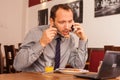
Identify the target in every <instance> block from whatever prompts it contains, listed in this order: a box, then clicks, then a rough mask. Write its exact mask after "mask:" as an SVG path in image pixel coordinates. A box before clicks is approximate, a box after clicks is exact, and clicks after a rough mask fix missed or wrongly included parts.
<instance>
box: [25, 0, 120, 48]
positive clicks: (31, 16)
mask: <svg viewBox="0 0 120 80" xmlns="http://www.w3.org/2000/svg"><path fill="white" fill-rule="evenodd" d="M72 1H76V0H53V1H49V2H47V3H43V4H38V5H36V6H32V7H30V8H29V9H28V18H27V21H28V24H27V27H26V32H28V30H29V29H31V28H33V27H35V26H37V25H38V20H37V19H38V10H40V9H45V8H48V7H49V9H50V8H51V6H53V5H54V4H58V3H66V2H72ZM83 5H84V6H83V7H84V8H83V23H81V26H83V27H84V30H85V31H86V34H87V35H88V40H89V42H88V46H89V47H103V46H104V45H108V44H110V45H111V44H112V45H120V36H119V33H120V31H119V30H120V23H119V20H120V14H117V15H111V16H105V17H98V18H95V17H94V0H83Z"/></svg>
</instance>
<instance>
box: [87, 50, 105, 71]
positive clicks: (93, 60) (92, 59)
mask: <svg viewBox="0 0 120 80" xmlns="http://www.w3.org/2000/svg"><path fill="white" fill-rule="evenodd" d="M89 53H90V54H89V66H88V69H89V71H90V72H97V71H98V66H99V63H100V61H102V60H103V57H104V49H103V48H91V49H90V52H89Z"/></svg>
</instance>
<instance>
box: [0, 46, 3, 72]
mask: <svg viewBox="0 0 120 80" xmlns="http://www.w3.org/2000/svg"><path fill="white" fill-rule="evenodd" d="M3 72H4V57H3V55H2V51H1V44H0V74H2V73H3Z"/></svg>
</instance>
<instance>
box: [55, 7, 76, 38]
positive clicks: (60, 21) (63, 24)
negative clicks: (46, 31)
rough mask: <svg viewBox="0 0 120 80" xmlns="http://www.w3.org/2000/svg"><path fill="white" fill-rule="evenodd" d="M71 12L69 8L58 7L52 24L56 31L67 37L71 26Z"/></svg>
mask: <svg viewBox="0 0 120 80" xmlns="http://www.w3.org/2000/svg"><path fill="white" fill-rule="evenodd" d="M73 22H74V21H73V13H72V11H71V10H68V11H66V10H64V9H61V8H60V9H58V11H57V12H56V17H55V20H54V22H53V23H54V26H55V27H56V28H57V29H58V32H59V33H60V34H61V35H62V36H64V37H68V36H69V32H70V31H71V26H72V24H73Z"/></svg>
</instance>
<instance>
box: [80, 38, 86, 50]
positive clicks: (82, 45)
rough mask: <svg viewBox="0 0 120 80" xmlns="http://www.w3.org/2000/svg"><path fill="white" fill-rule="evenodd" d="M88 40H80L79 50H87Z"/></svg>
mask: <svg viewBox="0 0 120 80" xmlns="http://www.w3.org/2000/svg"><path fill="white" fill-rule="evenodd" d="M87 43H88V39H87V40H86V41H84V40H80V39H79V48H81V49H85V48H86V47H87Z"/></svg>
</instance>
